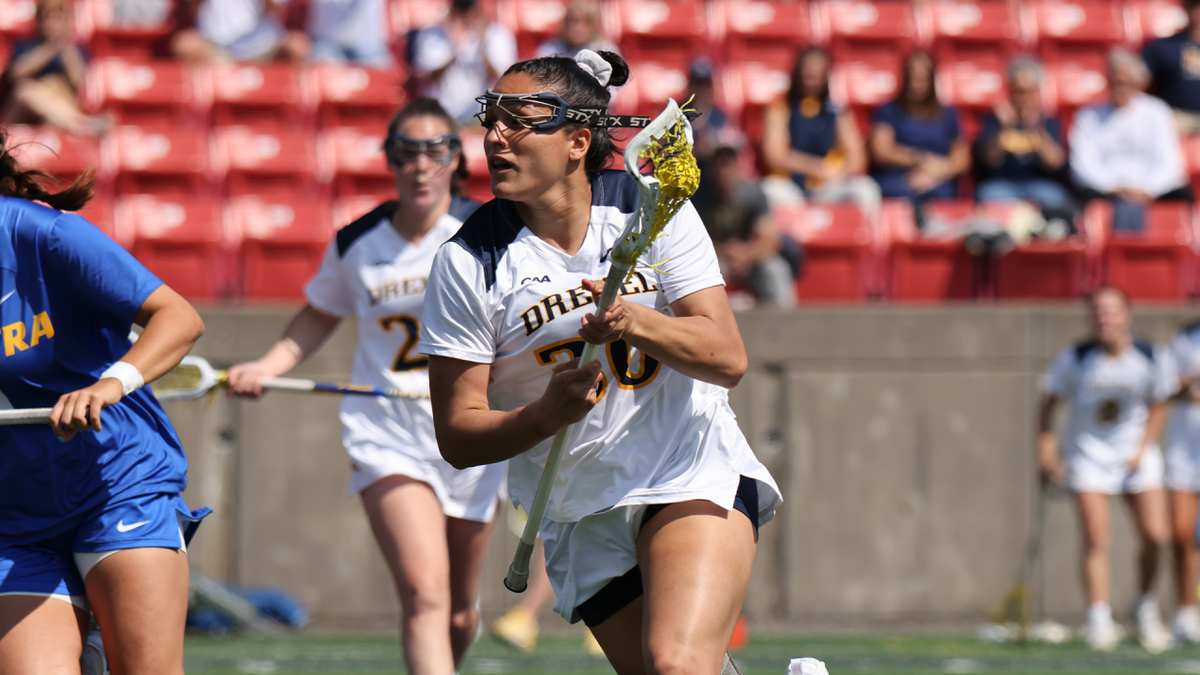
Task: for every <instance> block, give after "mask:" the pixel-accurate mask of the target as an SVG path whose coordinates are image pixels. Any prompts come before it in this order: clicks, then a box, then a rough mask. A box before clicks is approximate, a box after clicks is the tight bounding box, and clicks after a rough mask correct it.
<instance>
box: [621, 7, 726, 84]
mask: <svg viewBox="0 0 1200 675" xmlns="http://www.w3.org/2000/svg"><path fill="white" fill-rule="evenodd" d="M605 11H606V19H607V26H608V27H609V31H608V32H609V35H610V37H613V38H616V39H619V40H620V43H621V48H622V50H624V53H625V56H626V57H627V59H628V60H629V61H630V62H631V63H632V62H634V61H649V62H652V63H657V64H661V65H663V66H667V67H673V68H677V69H679V70H682V71H684V72H687V67H688V63H689V62H690V61H691V60H692V58H693V57H694V56H696V55H698V54H702V53H704V52H706V51H707V47H708V16H707V14H708V13H707V10H706V7H705V5H704V3H702V2H692V1H691V0H611V1H610V2H609V3H607V4H606V5H605ZM635 72H636V71H635Z"/></svg>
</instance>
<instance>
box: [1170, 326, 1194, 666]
mask: <svg viewBox="0 0 1200 675" xmlns="http://www.w3.org/2000/svg"><path fill="white" fill-rule="evenodd" d="M1171 360H1172V363H1173V365H1174V367H1175V373H1176V375H1177V376H1178V377H1179V380H1180V390H1179V393H1178V395H1177V396H1176V399H1177V401H1178V406H1177V407H1176V409H1175V413H1174V414H1173V415H1172V416H1171V422H1170V425H1169V427H1168V430H1167V439H1168V442H1167V448H1166V464H1167V481H1166V482H1167V491H1168V492H1167V496H1168V498H1169V501H1170V503H1171V538H1172V543H1173V545H1174V552H1175V590H1176V593H1177V594H1178V605H1177V608H1176V610H1175V620H1174V622H1173V623H1172V625H1171V633H1172V636H1173V637H1174V639H1175V641H1176V642H1177V643H1184V642H1192V643H1195V642H1200V606H1198V605H1197V604H1196V583H1197V578H1198V577H1200V550H1198V549H1197V546H1196V525H1197V522H1196V521H1197V511H1200V503H1198V502H1200V380H1198V379H1197V378H1200V323H1192V324H1189V325H1187V326H1183V327H1182V328H1180V329H1179V331H1178V332H1177V333H1176V334H1175V336H1174V338H1173V339H1172V340H1171Z"/></svg>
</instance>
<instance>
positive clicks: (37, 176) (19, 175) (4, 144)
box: [0, 129, 96, 211]
mask: <svg viewBox="0 0 1200 675" xmlns="http://www.w3.org/2000/svg"><path fill="white" fill-rule="evenodd" d="M47 182H49V183H53V182H54V178H53V177H52V176H50V174H48V173H46V172H45V171H41V170H38V169H29V170H27V171H22V170H21V165H20V164H19V163H18V162H17V158H16V157H13V155H12V152H11V151H10V148H9V147H8V134H6V133H5V132H4V131H3V130H2V129H0V196H4V197H18V198H20V199H28V200H30V201H39V202H44V203H46V204H49V205H50V206H52V207H54V208H56V209H58V210H60V211H78V210H79V209H81V208H83V205H84V204H87V203H88V200H90V199H91V198H92V196H93V195H94V194H95V187H96V174H95V172H93V171H91V170H90V169H89V170H88V171H85V172H84V173H83V175H82V176H80V177H79V178H76V179H75V182H74V183H71V185H69V186H68V187H67V188H66V189H65V190H62V191H59V192H56V193H54V194H50V193H49V192H47V191H46V189H45V188H44V187H43V186H42V185H43V183H47Z"/></svg>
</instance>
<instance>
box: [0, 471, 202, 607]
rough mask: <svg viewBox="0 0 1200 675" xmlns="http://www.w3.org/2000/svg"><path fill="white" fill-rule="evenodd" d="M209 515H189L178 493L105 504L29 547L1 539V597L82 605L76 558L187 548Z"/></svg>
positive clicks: (81, 582) (79, 576)
mask: <svg viewBox="0 0 1200 675" xmlns="http://www.w3.org/2000/svg"><path fill="white" fill-rule="evenodd" d="M209 513H212V509H209V508H202V509H200V510H198V511H191V510H189V509H188V507H187V504H186V503H184V501H183V497H180V496H179V494H177V493H157V494H148V495H138V496H136V497H130V498H129V499H125V500H121V501H116V502H111V503H109V504H105V505H104V507H103V508H101V509H99V510H98V511H97V512H95V513H93V514H91V515H90V516H88V517H87V518H86V519H85V520H84V521H83V522H82V523H81V524H80V525H79V526H78V527H76V528H75V529H73V530H68V531H67V532H64V533H63V534H61V535H59V536H57V537H52V538H50V539H46V540H43V541H39V542H36V543H32V544H8V543H6V542H4V541H3V539H2V538H0V595H4V594H6V593H13V594H21V595H45V596H60V597H63V598H64V599H70V600H71V601H72V602H75V603H76V604H80V603H81V602H82V598H84V597H85V595H86V592H85V590H84V585H83V573H81V571H80V565H79V564H77V554H84V555H87V554H95V553H100V552H103V551H112V552H115V551H120V550H124V549H129V548H174V549H186V548H187V544H188V542H190V541H191V539H192V535H194V534H195V533H196V528H197V527H199V526H200V521H201V520H202V519H203V518H204V517H205V516H207V515H208V514H209ZM89 557H90V559H91V560H97V558H96V557H95V556H89ZM94 564H95V563H94V562H92V563H91V564H89V565H88V566H87V569H89V570H90V569H91V565H94ZM81 606H82V605H81Z"/></svg>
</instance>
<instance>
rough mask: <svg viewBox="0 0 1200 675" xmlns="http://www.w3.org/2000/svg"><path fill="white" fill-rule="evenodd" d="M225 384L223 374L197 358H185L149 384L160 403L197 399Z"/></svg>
mask: <svg viewBox="0 0 1200 675" xmlns="http://www.w3.org/2000/svg"><path fill="white" fill-rule="evenodd" d="M224 383H225V373H224V372H222V371H218V370H216V369H214V368H213V367H212V366H210V365H208V361H205V360H204V359H202V358H200V357H198V356H185V357H183V360H182V361H180V362H179V365H177V366H175V367H174V368H172V369H171V370H169V371H167V373H166V374H165V375H163V376H162V377H160V378H158V379H157V380H155V381H153V382H151V383H150V389H151V390H152V391H153V392H154V395H155V396H156V397H157V398H158V400H160V401H171V400H175V399H186V398H199V397H200V396H203V395H204V394H206V393H208V392H209V391H210V390H212V389H213V388H214V387H216V386H217V385H220V384H224Z"/></svg>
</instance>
